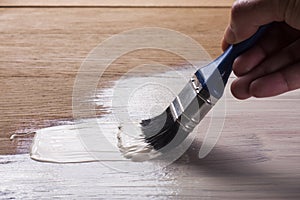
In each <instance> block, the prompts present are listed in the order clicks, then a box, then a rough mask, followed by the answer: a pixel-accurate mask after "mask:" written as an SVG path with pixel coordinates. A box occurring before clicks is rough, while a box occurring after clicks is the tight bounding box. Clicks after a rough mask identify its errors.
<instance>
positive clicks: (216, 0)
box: [0, 0, 234, 7]
mask: <svg viewBox="0 0 300 200" xmlns="http://www.w3.org/2000/svg"><path fill="white" fill-rule="evenodd" d="M233 2H234V0H189V1H184V0H165V1H161V0H127V1H122V0H109V1H105V0H76V1H72V0H48V1H43V0H26V1H23V0H2V1H0V6H21V7H22V6H38V7H39V6H55V7H61V6H68V7H69V6H80V7H84V6H102V7H103V6H105V7H230V6H231V5H232V3H233Z"/></svg>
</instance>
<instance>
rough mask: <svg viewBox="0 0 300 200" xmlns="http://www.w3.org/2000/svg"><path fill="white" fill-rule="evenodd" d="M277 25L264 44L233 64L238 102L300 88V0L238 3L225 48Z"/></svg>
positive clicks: (267, 35) (268, 32) (260, 44)
mask: <svg viewBox="0 0 300 200" xmlns="http://www.w3.org/2000/svg"><path fill="white" fill-rule="evenodd" d="M273 21H277V22H279V23H274V25H272V27H270V29H269V30H267V32H266V33H265V35H264V36H263V37H262V38H261V40H260V41H259V42H258V43H257V44H256V45H255V46H254V47H252V48H251V49H250V50H249V51H247V52H245V53H244V54H242V55H240V56H239V57H238V58H237V59H236V60H235V62H234V64H233V71H234V73H235V74H236V76H237V79H236V80H234V82H233V83H232V85H231V92H232V94H233V95H234V96H235V97H236V98H238V99H247V98H249V97H251V96H254V97H270V96H275V95H279V94H282V93H285V92H288V91H291V90H295V89H298V88H300V0H239V1H236V2H235V3H234V5H233V7H232V13H231V21H230V25H229V26H228V27H227V29H226V32H225V35H224V39H223V42H222V48H223V50H225V49H226V48H227V47H228V45H229V44H236V43H239V42H241V41H243V40H245V39H247V38H249V37H250V36H251V35H253V34H254V33H255V32H256V31H257V30H258V28H259V27H260V26H261V25H264V24H268V23H271V22H273Z"/></svg>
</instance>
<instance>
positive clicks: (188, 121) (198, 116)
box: [170, 76, 218, 132]
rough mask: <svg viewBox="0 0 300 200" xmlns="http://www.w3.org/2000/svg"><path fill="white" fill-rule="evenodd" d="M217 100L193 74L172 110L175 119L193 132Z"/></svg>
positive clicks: (175, 100) (173, 103)
mask: <svg viewBox="0 0 300 200" xmlns="http://www.w3.org/2000/svg"><path fill="white" fill-rule="evenodd" d="M217 101H218V99H216V98H214V97H213V96H212V95H210V93H209V92H208V91H207V90H206V89H204V88H203V87H202V85H201V83H200V82H199V80H198V79H197V77H196V76H193V78H191V80H190V81H189V82H188V84H187V85H186V86H185V87H184V88H183V90H182V91H181V92H180V93H179V95H178V96H177V97H176V98H175V99H174V101H173V102H172V103H171V106H170V110H171V113H172V115H173V118H174V121H176V120H177V121H178V122H179V123H180V124H181V126H182V128H183V129H184V131H187V132H191V131H192V130H193V129H194V128H195V127H196V126H197V125H198V124H199V122H200V121H201V120H202V119H203V117H204V116H205V115H206V114H207V112H208V111H209V110H210V109H211V108H212V107H213V106H214V105H215V103H216V102H217Z"/></svg>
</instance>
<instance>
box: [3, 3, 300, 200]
mask: <svg viewBox="0 0 300 200" xmlns="http://www.w3.org/2000/svg"><path fill="white" fill-rule="evenodd" d="M1 2H2V3H3V2H5V1H1ZM194 2H195V1H194ZM207 2H208V1H207ZM218 5H219V4H217V5H216V7H218ZM229 11H230V10H229V8H59V7H56V8H45V7H43V8H30V7H26V8H0V41H1V43H0V52H1V54H0V89H1V96H0V113H1V116H0V127H1V132H0V153H1V154H2V155H1V157H0V165H1V167H0V176H1V177H2V180H3V181H2V182H1V184H0V195H1V197H3V198H4V199H5V198H17V199H32V198H41V197H57V198H63V199H67V198H71V199H78V198H103V199H107V198H110V199H113V198H116V199H117V198H119V199H120V198H121V199H132V197H133V196H134V197H136V198H138V199H299V197H300V194H299V191H300V188H299V185H300V168H299V163H300V148H299V142H300V135H299V134H300V125H299V111H300V104H299V98H300V92H299V91H295V92H292V93H289V94H285V95H282V96H279V97H275V98H269V99H263V100H256V99H251V100H248V101H245V102H240V101H237V100H236V99H234V98H233V97H232V96H231V95H230V93H229V91H228V88H227V95H226V99H227V100H228V104H227V115H226V118H225V124H224V129H223V131H222V136H221V138H220V140H219V142H218V145H217V146H216V148H215V149H214V150H213V152H211V154H209V156H208V157H207V158H205V159H202V160H199V159H198V157H197V153H198V150H199V146H200V145H201V140H200V141H199V140H198V141H195V142H194V144H193V145H192V147H191V148H190V149H189V150H188V151H187V152H186V154H184V155H183V156H182V157H181V158H180V159H179V160H178V161H177V162H175V163H173V164H172V165H170V166H168V167H166V168H165V169H163V170H161V171H157V172H153V173H150V174H143V173H138V174H134V175H132V174H130V173H127V174H126V173H120V172H118V171H114V170H112V169H110V168H109V167H105V163H104V165H102V164H99V163H98V164H97V163H84V164H67V165H59V164H47V163H38V162H35V161H32V160H30V159H29V155H28V151H29V145H30V144H31V139H30V138H29V139H28V138H20V139H17V140H14V141H10V140H9V137H10V135H11V134H13V133H16V132H20V133H24V132H30V131H35V130H37V129H39V128H42V127H50V126H54V125H59V124H64V123H67V122H66V121H69V120H72V91H73V85H74V80H75V77H76V73H77V70H78V69H79V67H80V65H81V63H82V61H83V60H84V59H85V57H86V56H87V55H88V53H89V52H90V51H91V50H92V49H93V48H94V47H96V46H97V45H98V44H99V43H100V42H102V41H103V40H105V39H107V38H108V37H110V36H112V35H114V34H117V33H120V32H122V31H126V30H130V29H133V28H141V27H162V28H168V29H172V30H175V31H179V32H181V33H184V34H186V35H188V36H190V37H191V38H193V39H195V40H196V41H197V42H199V43H200V44H201V45H202V46H203V47H204V49H205V50H206V51H207V52H208V53H209V54H210V55H211V57H212V58H215V57H216V56H218V55H219V54H220V53H221V49H220V41H221V39H222V35H223V31H224V29H225V27H226V24H227V23H228V19H229ZM145 62H146V63H149V62H156V63H157V62H158V63H162V64H165V65H168V66H171V67H172V68H176V69H178V68H179V67H178V66H181V65H184V64H186V63H185V62H186V61H184V60H183V59H182V58H180V57H178V56H176V55H173V54H171V53H167V52H163V51H154V50H147V51H144V50H141V51H135V52H132V53H130V54H126V55H124V56H122V57H121V58H119V59H118V60H116V61H115V62H114V63H113V64H112V65H111V66H110V67H109V68H108V70H107V71H106V72H105V74H104V76H103V80H102V82H101V83H99V88H100V89H103V90H105V89H109V88H110V87H111V86H112V85H113V81H117V80H118V79H119V78H120V76H122V75H123V74H124V73H126V72H127V71H128V70H129V69H132V68H134V67H135V66H137V65H140V64H144V63H145ZM136 76H137V77H138V76H139V74H136ZM230 81H232V79H231V80H230ZM97 109H98V110H97V111H98V115H99V116H101V115H104V114H105V112H107V108H105V107H101V106H99V107H98V108H97ZM19 153H25V154H21V155H20V154H19ZM95 170H96V171H95ZM1 197H0V198H1Z"/></svg>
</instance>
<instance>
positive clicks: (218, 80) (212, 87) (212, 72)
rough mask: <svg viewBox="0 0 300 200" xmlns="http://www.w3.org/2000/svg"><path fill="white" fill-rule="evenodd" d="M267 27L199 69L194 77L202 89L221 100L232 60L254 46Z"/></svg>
mask: <svg viewBox="0 0 300 200" xmlns="http://www.w3.org/2000/svg"><path fill="white" fill-rule="evenodd" d="M269 26H271V24H267V25H264V26H261V27H260V28H259V29H258V31H257V32H256V33H255V34H254V35H252V36H251V37H250V38H249V39H247V40H245V41H243V42H241V43H238V44H234V45H230V46H229V47H228V49H227V50H226V51H225V52H224V53H223V54H222V55H221V56H220V57H218V58H217V59H215V60H214V61H213V62H212V63H210V64H208V65H207V66H205V67H203V68H201V69H199V70H198V71H197V72H196V73H195V75H196V76H197V78H198V80H199V81H200V83H201V85H202V87H204V88H206V89H208V90H209V92H210V94H212V95H213V96H215V97H216V98H218V99H219V98H221V96H222V95H223V92H224V86H225V85H226V83H227V81H228V79H229V76H230V74H231V72H232V65H233V62H234V60H235V59H236V58H237V57H238V56H239V55H241V54H243V53H244V52H246V51H247V50H249V49H250V48H251V47H252V46H254V44H256V43H257V41H258V40H259V39H260V38H261V36H262V35H263V34H264V33H265V31H266V29H267V28H268V27H269Z"/></svg>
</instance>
